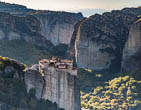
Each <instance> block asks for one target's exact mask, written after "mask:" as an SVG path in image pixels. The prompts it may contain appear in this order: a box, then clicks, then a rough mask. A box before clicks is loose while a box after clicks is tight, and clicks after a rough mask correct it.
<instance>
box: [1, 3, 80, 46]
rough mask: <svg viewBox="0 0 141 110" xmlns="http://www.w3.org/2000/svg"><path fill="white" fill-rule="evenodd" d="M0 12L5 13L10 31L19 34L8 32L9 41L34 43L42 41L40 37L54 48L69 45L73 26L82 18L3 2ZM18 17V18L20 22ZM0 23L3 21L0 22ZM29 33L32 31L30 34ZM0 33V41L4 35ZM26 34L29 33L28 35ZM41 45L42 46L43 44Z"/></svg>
mask: <svg viewBox="0 0 141 110" xmlns="http://www.w3.org/2000/svg"><path fill="white" fill-rule="evenodd" d="M0 12H3V13H5V15H6V14H7V19H5V20H6V21H7V22H9V25H12V26H13V27H12V29H15V30H17V29H18V28H19V30H20V31H19V33H17V32H15V31H14V32H13V31H11V32H8V33H10V34H9V36H10V37H9V40H13V39H20V38H23V39H25V40H28V41H29V40H32V42H33V41H34V42H35V41H37V40H36V39H38V40H39V41H40V40H42V39H43V38H42V37H44V38H45V39H44V40H49V41H50V42H51V43H53V44H54V45H55V46H56V45H59V44H61V43H62V44H70V41H71V36H72V33H73V30H74V25H75V23H76V22H77V21H78V20H80V19H82V18H83V15H82V14H81V13H70V12H55V11H47V10H46V11H43V10H33V9H28V8H27V7H25V6H22V5H16V4H9V3H3V2H0ZM8 13H10V14H11V16H12V15H13V17H11V16H10V15H9V14H8ZM9 16H10V18H9ZM15 16H16V17H15ZM18 17H20V19H21V20H20V19H19V18H18ZM10 20H12V21H15V22H16V24H15V25H13V24H10V22H11V21H10ZM1 22H4V21H3V20H1ZM4 23H5V22H4ZM6 26H7V25H6ZM6 26H5V27H6ZM6 28H8V27H6ZM10 30H11V29H10ZM23 31H24V33H23ZM30 31H32V33H31V32H30ZM0 32H1V34H0V39H3V38H4V36H5V33H4V32H3V31H2V30H0ZM26 33H28V34H29V33H30V35H27V34H26ZM19 34H20V35H19ZM21 34H22V36H21ZM31 34H32V35H31ZM33 34H34V35H33ZM36 36H37V37H36ZM34 37H35V38H34ZM37 44H38V42H37ZM42 45H44V43H43V44H42Z"/></svg>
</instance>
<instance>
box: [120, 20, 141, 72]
mask: <svg viewBox="0 0 141 110" xmlns="http://www.w3.org/2000/svg"><path fill="white" fill-rule="evenodd" d="M140 60H141V22H140V21H139V22H136V23H134V24H133V25H132V27H131V29H130V34H129V38H128V41H127V43H126V45H125V48H124V51H123V59H122V68H121V71H122V72H133V71H140V70H141V68H140V67H141V61H140Z"/></svg>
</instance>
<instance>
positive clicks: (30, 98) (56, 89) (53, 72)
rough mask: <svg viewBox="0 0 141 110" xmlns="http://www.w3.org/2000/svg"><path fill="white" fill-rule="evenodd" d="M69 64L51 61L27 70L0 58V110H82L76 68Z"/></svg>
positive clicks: (69, 62) (60, 60)
mask: <svg viewBox="0 0 141 110" xmlns="http://www.w3.org/2000/svg"><path fill="white" fill-rule="evenodd" d="M72 63H73V61H71V60H64V59H56V60H55V59H54V58H53V59H48V60H47V59H44V60H41V61H40V62H39V64H35V65H33V66H32V67H31V68H26V65H24V64H22V63H19V62H18V61H15V60H14V59H9V58H7V57H0V110H11V109H12V110H39V109H40V110H47V109H49V110H81V108H80V107H81V106H80V90H79V85H78V80H77V69H76V68H74V67H73V65H72ZM25 68H26V69H25Z"/></svg>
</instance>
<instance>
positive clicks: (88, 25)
mask: <svg viewBox="0 0 141 110" xmlns="http://www.w3.org/2000/svg"><path fill="white" fill-rule="evenodd" d="M140 14H141V9H140V8H125V9H122V10H114V11H112V12H106V13H103V14H102V15H99V14H95V15H93V16H90V17H89V18H87V19H85V20H83V21H82V22H81V23H80V24H79V26H77V27H78V28H77V29H76V30H77V33H76V32H75V31H74V32H75V33H76V34H75V36H72V41H73V42H75V44H76V45H75V46H76V52H77V55H76V57H77V64H78V67H81V68H90V69H94V70H103V69H113V70H114V71H119V70H120V65H121V58H122V51H123V47H124V45H125V43H126V41H127V38H128V35H129V29H130V27H131V25H132V24H133V23H134V22H135V21H136V20H137V19H138V17H137V16H138V15H140ZM74 39H76V40H74ZM72 44H74V43H72ZM73 48H75V47H73Z"/></svg>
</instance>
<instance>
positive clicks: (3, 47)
mask: <svg viewBox="0 0 141 110" xmlns="http://www.w3.org/2000/svg"><path fill="white" fill-rule="evenodd" d="M0 55H1V56H6V57H9V58H13V59H16V60H18V61H20V62H23V63H25V64H27V65H31V64H35V63H38V61H39V60H40V59H43V58H48V57H50V54H49V53H48V52H47V51H45V50H41V49H39V48H37V47H35V46H34V45H32V44H30V43H27V42H25V41H21V40H12V41H7V40H1V41H0Z"/></svg>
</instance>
